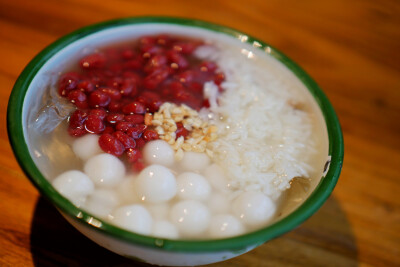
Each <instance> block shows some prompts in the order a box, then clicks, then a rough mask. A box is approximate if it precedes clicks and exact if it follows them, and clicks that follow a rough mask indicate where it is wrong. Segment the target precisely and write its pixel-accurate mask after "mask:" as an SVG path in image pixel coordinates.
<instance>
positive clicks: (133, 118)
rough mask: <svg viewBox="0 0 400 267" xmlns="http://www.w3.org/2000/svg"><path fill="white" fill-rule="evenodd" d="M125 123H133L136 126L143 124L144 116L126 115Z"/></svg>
mask: <svg viewBox="0 0 400 267" xmlns="http://www.w3.org/2000/svg"><path fill="white" fill-rule="evenodd" d="M125 121H127V122H132V123H134V124H141V123H143V122H144V116H143V115H140V114H133V115H126V116H125Z"/></svg>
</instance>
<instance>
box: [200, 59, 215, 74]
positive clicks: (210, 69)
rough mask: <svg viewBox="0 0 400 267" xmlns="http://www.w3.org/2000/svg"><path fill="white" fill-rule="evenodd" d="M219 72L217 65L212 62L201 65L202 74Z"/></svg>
mask: <svg viewBox="0 0 400 267" xmlns="http://www.w3.org/2000/svg"><path fill="white" fill-rule="evenodd" d="M216 70H217V64H215V63H214V62H212V61H204V62H202V63H201V64H200V71H202V72H215V71H216Z"/></svg>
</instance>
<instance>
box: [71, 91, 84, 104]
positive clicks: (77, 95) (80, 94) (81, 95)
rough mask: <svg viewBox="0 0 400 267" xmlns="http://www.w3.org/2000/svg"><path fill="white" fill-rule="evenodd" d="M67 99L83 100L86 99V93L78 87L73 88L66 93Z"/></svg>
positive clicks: (72, 100)
mask: <svg viewBox="0 0 400 267" xmlns="http://www.w3.org/2000/svg"><path fill="white" fill-rule="evenodd" d="M68 99H69V101H71V102H72V103H75V102H83V101H85V100H86V95H85V93H84V92H82V91H81V90H79V89H74V90H72V91H70V92H69V93H68Z"/></svg>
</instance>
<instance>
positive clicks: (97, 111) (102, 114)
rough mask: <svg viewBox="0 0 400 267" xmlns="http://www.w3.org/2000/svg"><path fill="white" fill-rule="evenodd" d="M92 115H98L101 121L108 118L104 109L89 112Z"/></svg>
mask: <svg viewBox="0 0 400 267" xmlns="http://www.w3.org/2000/svg"><path fill="white" fill-rule="evenodd" d="M89 114H90V115H96V116H98V117H99V118H100V119H102V120H104V118H105V117H106V116H107V111H106V110H105V109H103V108H94V109H92V110H90V111H89Z"/></svg>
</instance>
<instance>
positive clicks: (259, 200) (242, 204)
mask: <svg viewBox="0 0 400 267" xmlns="http://www.w3.org/2000/svg"><path fill="white" fill-rule="evenodd" d="M232 211H233V213H234V214H235V216H236V217H237V218H239V219H240V220H241V221H242V222H243V223H244V224H246V225H249V226H260V225H263V224H265V223H266V222H268V221H269V220H270V219H271V218H272V216H273V215H274V214H275V211H276V205H275V203H274V202H273V201H272V200H271V199H270V198H269V197H268V196H266V195H264V194H263V193H259V192H243V193H241V194H240V195H239V196H238V197H237V198H236V199H235V200H234V201H233V204H232Z"/></svg>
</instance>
